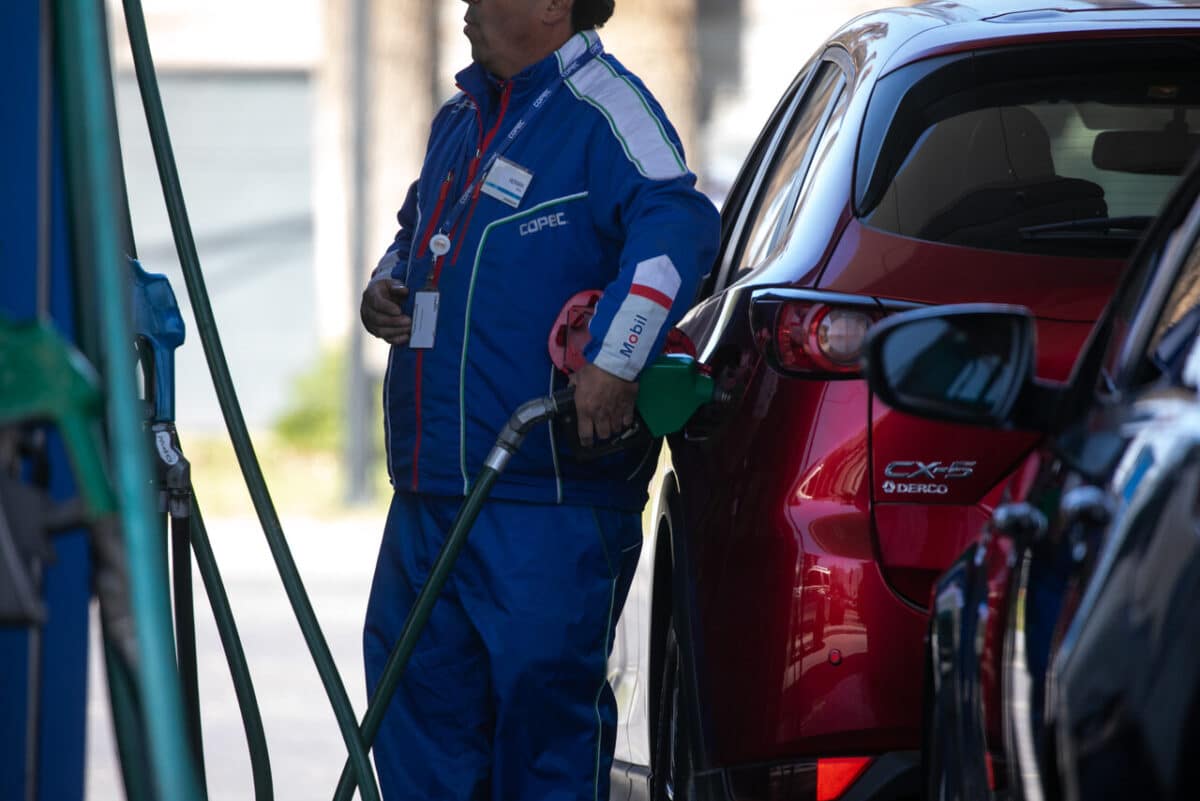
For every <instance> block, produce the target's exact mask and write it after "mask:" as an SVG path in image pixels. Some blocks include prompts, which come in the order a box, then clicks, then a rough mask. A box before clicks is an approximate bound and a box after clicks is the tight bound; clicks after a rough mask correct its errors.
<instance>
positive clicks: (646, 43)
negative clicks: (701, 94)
mask: <svg viewBox="0 0 1200 801" xmlns="http://www.w3.org/2000/svg"><path fill="white" fill-rule="evenodd" d="M616 8H617V10H616V12H615V13H614V14H613V17H612V20H610V21H609V22H608V24H607V25H605V26H604V28H603V29H601V31H600V35H601V37H602V38H603V39H604V45H605V48H606V49H607V50H608V51H609V52H611V53H612V54H613V55H615V56H616V57H617V58H618V59H619V60H620V61H621V63H622V64H624V65H625V66H626V67H628V68H629V69H631V70H633V71H634V72H635V73H636V74H637V75H638V77H640V78H641V79H642V80H643V81H644V82H645V84H646V86H647V87H649V89H650V92H651V94H653V95H654V97H655V98H657V100H658V102H659V103H660V104H662V107H663V109H664V110H665V111H666V112H667V117H669V118H670V120H671V122H672V124H673V125H674V126H675V130H677V131H678V132H679V137H680V139H682V140H683V147H684V150H685V151H686V152H687V156H688V166H689V167H691V168H692V169H693V170H695V169H698V168H699V167H700V165H701V164H703V162H704V159H703V154H702V153H700V152H698V151H697V147H698V146H699V132H698V130H697V127H698V120H697V115H696V87H697V74H698V66H697V52H696V0H617V4H616Z"/></svg>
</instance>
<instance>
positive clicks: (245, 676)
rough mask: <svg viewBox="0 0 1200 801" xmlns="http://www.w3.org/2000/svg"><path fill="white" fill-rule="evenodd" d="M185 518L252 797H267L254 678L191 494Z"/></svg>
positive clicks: (266, 761) (270, 789) (270, 790)
mask: <svg viewBox="0 0 1200 801" xmlns="http://www.w3.org/2000/svg"><path fill="white" fill-rule="evenodd" d="M188 520H189V521H190V525H191V535H192V537H191V539H192V550H193V551H194V552H195V554H196V566H197V567H198V568H199V569H200V579H201V581H203V582H204V589H205V592H207V593H208V601H209V605H210V606H211V607H212V612H213V618H215V619H216V622H217V633H218V635H219V636H220V638H221V645H222V647H223V648H224V649H225V658H226V661H227V662H228V664H229V673H230V676H231V678H232V679H233V691H234V693H235V694H236V695H237V700H238V709H240V710H241V714H242V729H243V730H244V731H245V733H246V744H247V745H248V747H249V750H250V768H251V773H252V775H253V779H254V797H255V799H257V801H270V799H272V798H274V796H275V789H274V784H273V781H272V778H271V757H270V754H269V752H268V751H267V738H266V734H265V733H264V732H263V722H262V713H261V711H260V710H259V707H258V699H257V698H256V696H255V693H254V681H253V679H251V677H250V667H249V665H248V664H247V663H246V652H245V650H244V649H243V648H242V639H241V637H240V636H239V635H238V629H237V622H236V621H235V620H234V617H233V609H232V607H230V605H229V596H228V594H226V592H225V584H224V583H223V582H222V581H221V574H220V571H219V570H218V569H217V559H216V556H215V555H214V554H213V549H212V543H211V542H210V541H209V539H208V530H207V529H206V528H205V527H204V518H203V517H201V515H200V505H199V504H198V503H197V502H196V501H195V499H194V498H193V500H192V509H191V514H190V515H189V516H188Z"/></svg>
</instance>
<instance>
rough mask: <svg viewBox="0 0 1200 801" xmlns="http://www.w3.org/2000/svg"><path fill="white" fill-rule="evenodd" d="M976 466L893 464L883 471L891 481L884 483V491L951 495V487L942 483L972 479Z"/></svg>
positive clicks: (972, 463) (897, 493) (885, 492)
mask: <svg viewBox="0 0 1200 801" xmlns="http://www.w3.org/2000/svg"><path fill="white" fill-rule="evenodd" d="M975 465H976V463H975V462H950V463H949V464H944V463H942V462H891V463H890V464H888V466H887V467H885V468H884V469H883V474H884V475H885V476H887V477H888V479H889V480H888V481H885V482H883V487H882V489H883V492H884V494H885V495H949V494H950V485H949V484H945V483H942V482H944V481H951V480H954V479H962V478H970V477H971V476H972V475H974V473H975ZM891 479H900V480H899V481H892V480H891ZM921 479H930V480H928V481H922V480H921Z"/></svg>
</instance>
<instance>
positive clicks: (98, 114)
mask: <svg viewBox="0 0 1200 801" xmlns="http://www.w3.org/2000/svg"><path fill="white" fill-rule="evenodd" d="M53 13H54V22H55V26H54V32H55V36H56V40H55V42H54V51H55V55H56V57H57V61H58V63H57V66H58V74H59V75H60V76H61V81H62V83H61V89H62V94H61V97H62V102H63V126H62V127H63V132H64V137H65V152H66V158H67V174H68V176H69V181H70V183H69V202H70V207H71V208H70V219H71V221H72V225H73V226H74V234H75V236H74V241H75V247H76V253H75V261H76V262H77V263H81V264H86V265H87V268H89V269H81V270H80V271H81V272H83V273H89V274H90V277H91V278H92V279H93V280H94V284H93V288H94V290H95V292H94V294H87V295H84V296H83V297H84V298H85V299H86V300H87V301H90V302H93V303H94V306H95V309H96V314H95V316H94V317H91V318H86V317H85V319H84V325H83V328H84V329H85V330H84V337H85V338H87V339H90V340H91V341H92V342H93V343H96V344H98V345H99V347H98V348H95V349H94V351H95V352H93V353H91V354H89V355H90V356H91V357H92V358H93V359H96V358H97V357H99V359H98V361H97V362H96V363H98V364H100V365H102V370H101V373H102V375H103V377H104V389H105V396H106V398H107V417H108V427H107V428H108V431H109V435H110V444H111V447H110V449H109V452H110V454H111V463H112V476H113V489H114V490H115V497H114V498H111V499H104V500H105V502H104V503H99V502H96V500H95V499H88V502H89V506H90V507H91V508H92V509H93V510H94V511H97V512H104V511H106V507H107V508H108V509H112V510H114V511H115V510H119V511H120V515H121V517H120V520H121V524H122V526H121V532H122V534H123V535H124V536H123V540H124V557H125V560H126V562H127V567H128V576H129V578H128V589H129V594H130V608H131V614H132V619H133V623H134V624H135V627H136V633H137V636H136V638H135V639H134V642H135V653H134V654H129V653H127V652H128V650H129V649H128V648H124V647H122V645H123V644H124V642H125V638H124V637H123V636H122V632H121V631H120V630H119V629H118V630H117V631H112V630H108V631H106V632H105V651H106V659H107V660H108V661H109V663H110V670H109V677H110V680H112V679H113V678H114V677H116V678H118V679H119V680H120V681H119V682H118V684H117V686H116V687H115V688H112V689H113V690H114V701H115V703H114V716H120V717H121V718H123V719H125V720H126V721H127V723H128V725H127V726H126V727H125V731H126V732H127V733H133V734H137V735H138V736H139V737H141V738H143V739H142V740H141V743H144V748H145V752H146V754H148V760H146V762H148V763H149V767H150V770H151V784H150V786H149V789H150V790H152V791H153V792H154V793H155V795H156V796H158V797H161V798H169V799H172V801H175V799H178V800H179V801H198V799H199V798H200V797H201V796H200V793H199V790H198V786H197V783H196V777H195V774H194V771H193V770H192V764H191V759H190V754H189V752H188V748H187V744H186V742H185V738H184V737H183V736H182V735H183V730H184V729H183V710H182V704H181V700H180V692H179V676H178V673H177V672H176V666H175V653H174V647H173V643H172V641H171V635H172V631H171V619H170V611H169V610H170V605H171V602H170V595H169V592H168V590H167V586H166V585H167V582H166V576H165V575H163V572H162V571H161V570H160V569H159V565H158V564H157V562H156V559H155V553H156V552H157V551H156V547H155V544H156V543H155V539H156V531H155V524H154V508H153V503H152V500H151V497H150V491H149V488H150V486H151V480H150V477H151V473H150V466H149V459H148V455H147V453H146V451H145V448H144V445H143V443H144V439H143V431H142V421H141V420H140V419H139V415H138V410H139V403H138V398H137V396H136V393H135V391H134V390H135V387H136V385H137V382H136V377H135V370H134V363H133V349H132V348H131V347H130V343H132V342H133V332H132V330H131V327H130V322H129V320H130V315H129V290H128V282H127V281H126V280H125V278H126V273H125V272H124V271H125V269H126V268H125V264H124V260H123V259H122V254H121V247H120V242H119V238H118V237H119V234H118V232H119V231H120V225H121V223H120V219H119V215H118V213H117V203H118V198H119V192H120V190H119V187H118V180H119V178H118V175H119V170H118V168H117V166H116V162H115V158H114V151H115V150H116V143H115V140H114V132H113V129H112V124H111V117H110V116H109V112H110V111H111V109H112V104H113V99H112V83H111V77H110V76H111V70H110V63H109V60H108V58H107V55H108V53H107V46H108V40H107V31H106V29H105V24H104V16H103V14H104V7H103V6H102V5H101V4H100V3H97V2H94V1H92V0H55V2H54V3H53ZM79 305H80V306H81V307H86V306H87V305H88V304H87V303H80V304H79ZM90 472H94V473H95V475H96V476H102V475H103V474H104V471H103V470H96V471H82V472H81V473H80V474H81V475H83V476H84V477H85V478H86V477H87V476H88V474H89V473H90ZM86 486H87V485H86V483H85V485H84V489H86ZM102 610H103V605H102ZM114 660H115V662H114ZM130 674H136V681H134V679H133V678H132V677H131V676H130ZM124 677H128V678H130V680H129V681H128V682H125V681H123V680H121V679H123V678H124ZM135 687H136V689H134V688H135ZM119 739H120V738H119ZM125 746H126V747H128V748H136V749H137V750H140V748H141V746H140V745H139V744H137V743H130V742H129V741H128V739H126V740H125ZM126 747H123V748H122V751H123V754H122V756H123V757H126V758H128V757H129V756H130V754H129V753H128V750H127V749H126ZM127 775H128V774H127ZM130 789H132V788H129V787H127V790H130ZM142 791H143V790H138V791H135V792H142Z"/></svg>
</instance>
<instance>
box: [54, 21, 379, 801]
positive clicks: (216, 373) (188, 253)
mask: <svg viewBox="0 0 1200 801" xmlns="http://www.w3.org/2000/svg"><path fill="white" fill-rule="evenodd" d="M124 9H125V24H126V28H127V29H128V32H129V42H130V48H131V50H132V52H133V62H134V70H135V72H136V74H137V81H138V88H139V90H140V92H141V95H142V105H143V107H144V110H145V113H146V123H147V127H148V128H149V131H150V139H151V143H152V145H153V148H154V156H155V161H156V163H157V165H158V173H159V179H160V181H161V183H162V188H163V197H164V199H165V201H166V206H167V215H168V217H169V219H170V222H171V231H172V233H173V235H174V238H175V247H176V250H177V251H178V253H179V257H180V262H181V266H182V268H183V275H184V281H185V283H186V284H187V289H188V297H189V299H190V300H191V303H192V312H193V314H194V315H195V318H196V327H197V329H198V331H199V333H200V340H201V342H202V344H203V346H204V354H205V358H206V359H207V361H208V367H209V372H210V373H211V374H212V378H213V384H214V386H215V387H216V391H217V398H218V401H219V402H220V405H221V411H222V413H223V415H224V417H225V425H226V428H227V429H228V430H229V436H230V439H231V440H232V442H233V448H234V452H235V453H236V454H237V458H238V463H239V465H240V466H241V469H242V473H243V475H244V476H245V478H246V485H247V489H248V490H249V492H250V497H251V500H252V501H253V503H254V509H255V511H256V513H257V514H258V519H259V522H260V523H261V524H262V527H263V532H264V534H265V536H266V539H267V544H268V546H269V547H270V549H271V555H272V557H273V558H274V561H275V565H276V567H277V568H278V571H279V576H280V578H281V579H282V581H283V586H284V590H285V592H286V593H287V596H288V600H289V601H290V602H291V605H292V611H293V612H294V613H295V615H296V620H297V622H298V623H299V625H300V629H301V631H302V633H303V635H304V639H305V642H306V644H307V645H308V649H309V652H310V653H311V654H312V658H313V662H314V664H315V665H316V668H317V673H318V674H319V676H320V678H321V682H322V684H323V685H324V687H325V692H326V695H328V697H329V702H330V704H331V706H332V707H333V712H334V716H335V718H336V719H337V722H338V727H339V729H340V730H341V733H342V739H343V740H344V741H345V744H346V749H347V751H348V752H349V755H350V761H351V763H352V765H353V767H354V773H355V776H356V779H357V780H358V784H359V787H360V788H361V792H362V797H363V801H378V800H379V788H378V785H377V784H376V781H375V773H374V770H373V769H372V767H371V763H370V760H369V759H368V757H367V751H366V748H365V747H364V745H363V743H362V741H361V739H360V737H359V730H358V721H357V717H356V716H355V714H354V708H353V707H352V706H351V704H350V698H349V696H348V695H347V694H346V688H345V685H344V683H343V682H342V678H341V675H340V674H339V673H338V671H337V667H336V665H335V663H334V661H333V655H332V653H331V652H330V650H329V645H328V643H327V642H326V640H325V635H324V633H323V632H322V631H321V627H320V625H319V624H318V623H317V618H316V614H315V612H314V611H313V608H312V602H311V601H310V599H309V597H308V593H307V592H306V591H305V589H304V584H303V583H302V581H301V579H300V574H299V571H298V570H297V568H296V563H295V560H294V558H293V557H292V553H291V550H290V549H289V547H288V544H287V539H286V538H285V537H284V534H283V528H282V526H281V525H280V522H279V515H278V513H277V512H276V510H275V506H274V504H273V503H272V501H271V496H270V493H269V492H268V491H267V487H266V481H265V480H264V478H263V474H262V468H261V467H260V465H259V463H258V458H257V456H256V455H255V453H254V446H253V443H252V442H251V440H250V434H249V431H248V430H247V428H246V421H245V418H244V417H243V415H242V411H241V407H240V406H239V405H238V402H237V393H236V391H235V390H234V386H233V379H232V377H231V375H230V373H229V365H228V363H227V362H226V360H225V354H224V349H223V348H222V346H221V340H220V335H219V334H218V332H217V326H216V321H215V318H214V316H213V312H212V306H211V304H210V302H209V300H208V294H207V291H206V289H205V284H204V276H203V274H202V273H201V270H200V259H199V256H198V255H197V252H196V243H195V239H194V237H193V235H192V229H191V223H190V222H189V221H188V214H187V206H186V204H185V203H184V199H183V191H182V189H181V186H180V180H179V171H178V168H177V166H176V164H175V156H174V152H173V149H172V147H171V140H170V134H169V132H168V130H167V122H166V115H165V114H164V112H163V106H162V97H161V95H160V94H159V89H158V79H157V77H156V75H155V72H154V63H153V58H152V56H151V53H150V43H149V37H148V35H147V32H146V20H145V16H144V14H143V12H142V5H141V2H140V0H124ZM64 22H65V21H64ZM114 230H115V228H114ZM127 341H132V337H130V338H129V339H128V340H127ZM130 408H131V409H132V408H134V407H132V406H131V407H130ZM164 608H169V606H168V607H164Z"/></svg>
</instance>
